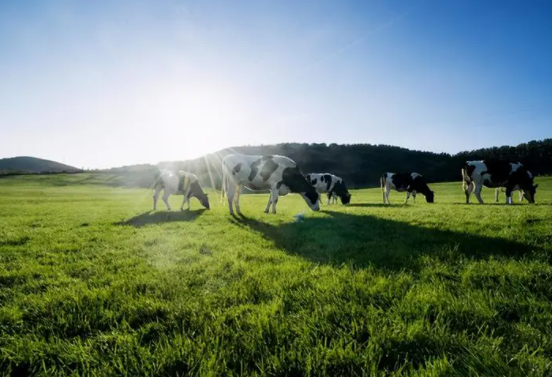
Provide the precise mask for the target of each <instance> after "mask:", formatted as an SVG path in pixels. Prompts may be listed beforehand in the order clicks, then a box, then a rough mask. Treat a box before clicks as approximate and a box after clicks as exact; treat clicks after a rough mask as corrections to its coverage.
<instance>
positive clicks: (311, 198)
mask: <svg viewBox="0 0 552 377" xmlns="http://www.w3.org/2000/svg"><path fill="white" fill-rule="evenodd" d="M242 187H245V188H247V189H249V190H251V191H263V190H270V197H269V198H268V204H267V205H266V209H265V211H264V212H265V213H268V210H269V208H270V205H272V213H276V203H278V197H279V196H284V195H287V194H288V193H290V192H291V193H298V194H300V195H301V196H302V197H303V199H305V202H306V203H307V204H308V206H309V207H310V208H311V209H312V210H313V211H318V210H319V209H320V205H319V203H318V200H319V197H320V195H319V194H318V192H316V190H315V189H314V187H312V186H311V185H310V183H309V182H308V181H307V179H306V178H305V177H304V176H303V174H301V170H299V167H298V166H297V164H296V163H295V162H294V161H293V160H291V159H290V158H288V157H285V156H278V155H274V156H248V155H242V154H231V155H228V156H226V157H224V159H223V160H222V192H221V199H223V198H224V194H225V192H226V194H227V197H228V198H227V199H228V208H229V210H230V214H231V215H234V209H233V203H234V202H235V204H236V211H237V212H238V213H241V209H240V193H241V189H242Z"/></svg>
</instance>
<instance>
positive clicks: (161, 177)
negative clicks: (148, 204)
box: [153, 170, 210, 211]
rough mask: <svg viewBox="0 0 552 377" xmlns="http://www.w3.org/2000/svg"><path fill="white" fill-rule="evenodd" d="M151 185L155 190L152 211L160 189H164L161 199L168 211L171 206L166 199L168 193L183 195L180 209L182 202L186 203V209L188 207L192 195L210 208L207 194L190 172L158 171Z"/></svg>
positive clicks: (155, 207) (182, 207) (181, 207)
mask: <svg viewBox="0 0 552 377" xmlns="http://www.w3.org/2000/svg"><path fill="white" fill-rule="evenodd" d="M153 187H154V190H155V191H154V193H153V210H154V211H155V210H156V209H157V198H159V193H160V192H161V190H164V192H163V197H162V199H163V201H164V202H165V205H166V206H167V209H168V210H169V211H170V210H171V206H170V205H169V201H168V200H167V199H168V198H169V196H170V195H174V194H176V195H184V200H183V201H182V205H181V206H180V210H181V211H182V210H183V209H184V203H187V204H188V209H190V198H192V197H195V198H197V199H198V200H199V202H200V203H201V204H202V205H203V206H204V207H205V208H207V209H209V208H210V206H209V198H208V197H207V194H205V193H204V192H203V189H202V188H201V185H200V184H199V180H198V178H197V177H196V176H195V175H194V174H192V173H187V172H185V171H179V172H172V171H169V170H164V171H162V172H159V174H158V176H157V177H156V179H155V183H154V186H153Z"/></svg>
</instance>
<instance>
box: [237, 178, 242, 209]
mask: <svg viewBox="0 0 552 377" xmlns="http://www.w3.org/2000/svg"><path fill="white" fill-rule="evenodd" d="M241 192H242V186H241V185H238V187H237V188H236V211H237V212H238V213H240V214H241V208H240V197H241Z"/></svg>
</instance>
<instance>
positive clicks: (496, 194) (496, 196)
mask: <svg viewBox="0 0 552 377" xmlns="http://www.w3.org/2000/svg"><path fill="white" fill-rule="evenodd" d="M499 192H500V187H497V188H496V189H495V203H498V194H499Z"/></svg>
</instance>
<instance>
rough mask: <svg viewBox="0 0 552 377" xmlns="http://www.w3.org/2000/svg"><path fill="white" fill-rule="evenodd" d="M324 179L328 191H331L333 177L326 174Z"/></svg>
mask: <svg viewBox="0 0 552 377" xmlns="http://www.w3.org/2000/svg"><path fill="white" fill-rule="evenodd" d="M322 177H324V181H325V182H326V191H330V187H331V185H332V176H331V175H329V174H324V175H323V176H322Z"/></svg>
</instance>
